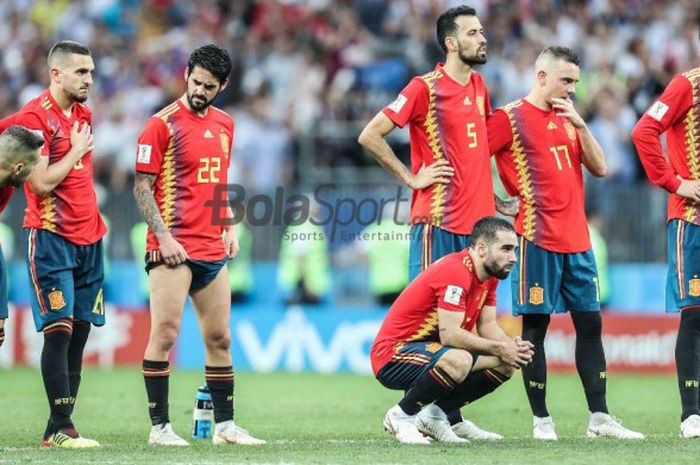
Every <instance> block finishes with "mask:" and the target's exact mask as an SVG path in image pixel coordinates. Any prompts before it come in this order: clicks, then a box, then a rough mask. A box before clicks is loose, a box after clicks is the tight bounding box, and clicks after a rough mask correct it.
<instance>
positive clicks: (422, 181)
mask: <svg viewBox="0 0 700 465" xmlns="http://www.w3.org/2000/svg"><path fill="white" fill-rule="evenodd" d="M454 174H455V169H454V168H452V167H451V166H450V163H449V162H448V161H447V160H438V161H436V162H435V163H433V164H432V165H423V166H422V167H421V169H420V170H418V173H416V175H415V176H414V177H413V181H412V182H411V183H410V184H409V186H408V187H410V188H411V189H414V190H420V189H425V188H426V187H429V186H432V185H433V184H435V183H439V184H447V183H449V182H450V178H451V177H452V176H454Z"/></svg>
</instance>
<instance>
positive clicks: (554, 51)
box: [540, 45, 580, 66]
mask: <svg viewBox="0 0 700 465" xmlns="http://www.w3.org/2000/svg"><path fill="white" fill-rule="evenodd" d="M543 55H549V56H550V57H552V58H554V59H555V60H564V61H566V62H568V63H573V64H575V65H576V66H579V64H580V60H579V58H578V55H577V54H576V52H574V51H573V50H571V49H570V48H569V47H561V46H558V45H552V46H549V47H547V48H545V49H544V50H542V53H540V56H543Z"/></svg>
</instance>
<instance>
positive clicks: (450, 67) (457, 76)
mask: <svg viewBox="0 0 700 465" xmlns="http://www.w3.org/2000/svg"><path fill="white" fill-rule="evenodd" d="M442 69H444V70H445V72H446V73H447V75H448V76H450V77H451V78H452V80H453V81H457V82H458V83H460V84H462V85H466V84H467V83H468V82H469V79H470V78H471V77H472V67H471V66H470V65H467V64H465V63H464V62H463V61H462V60H460V59H459V57H458V56H455V55H448V56H447V58H446V59H445V64H444V66H443V67H442Z"/></svg>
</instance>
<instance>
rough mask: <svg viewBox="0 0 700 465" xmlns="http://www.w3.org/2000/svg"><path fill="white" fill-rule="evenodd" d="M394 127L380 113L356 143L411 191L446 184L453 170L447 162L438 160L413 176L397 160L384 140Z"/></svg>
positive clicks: (392, 123) (387, 118)
mask: <svg viewBox="0 0 700 465" xmlns="http://www.w3.org/2000/svg"><path fill="white" fill-rule="evenodd" d="M395 127H396V125H395V124H394V122H393V121H391V120H390V119H389V117H388V116H386V115H385V114H384V113H383V112H381V111H380V112H379V113H377V115H376V116H375V117H374V118H372V120H371V121H370V122H369V123H368V124H367V126H365V128H364V129H363V130H362V132H361V133H360V137H358V138H357V141H358V142H359V143H360V145H362V146H363V147H364V148H365V149H367V151H368V152H369V153H371V154H372V156H373V157H374V159H375V160H377V162H378V163H379V164H380V165H382V166H383V167H384V168H385V169H386V170H387V171H389V172H390V173H391V174H393V175H394V176H395V177H396V178H397V179H398V180H399V181H401V182H403V183H404V184H406V185H407V186H408V187H410V188H411V189H424V188H426V187H429V186H431V185H433V184H435V183H442V184H446V183H448V182H449V181H450V178H451V177H452V175H453V174H454V168H452V167H450V166H449V163H448V162H447V160H438V161H436V162H435V163H433V164H431V165H428V166H423V167H422V168H421V169H420V170H419V171H418V173H416V174H415V175H414V174H413V173H412V172H411V170H410V169H408V167H407V166H406V165H404V164H403V163H402V162H401V160H399V158H398V157H397V156H396V153H394V151H393V150H392V148H391V147H390V146H389V144H388V143H387V142H386V139H385V138H386V136H387V135H388V134H389V133H390V132H391V131H393V130H394V128H395Z"/></svg>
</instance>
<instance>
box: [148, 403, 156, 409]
mask: <svg viewBox="0 0 700 465" xmlns="http://www.w3.org/2000/svg"><path fill="white" fill-rule="evenodd" d="M157 405H158V402H149V403H148V408H156V406H157Z"/></svg>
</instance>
